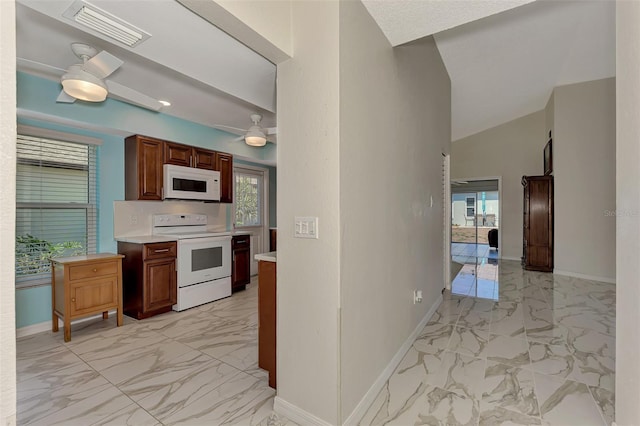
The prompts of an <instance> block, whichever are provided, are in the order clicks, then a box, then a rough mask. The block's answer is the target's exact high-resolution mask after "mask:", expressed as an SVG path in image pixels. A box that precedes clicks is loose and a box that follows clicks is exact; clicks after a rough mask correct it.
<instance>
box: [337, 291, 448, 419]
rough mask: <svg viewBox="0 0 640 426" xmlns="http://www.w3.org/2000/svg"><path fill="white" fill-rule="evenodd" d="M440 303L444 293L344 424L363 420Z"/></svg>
mask: <svg viewBox="0 0 640 426" xmlns="http://www.w3.org/2000/svg"><path fill="white" fill-rule="evenodd" d="M440 303H442V295H439V296H438V298H437V299H436V301H435V302H434V304H433V305H432V306H431V308H429V311H428V312H427V313H426V315H425V316H424V317H423V318H422V320H421V321H420V323H419V324H418V325H417V326H416V328H415V329H414V330H413V332H412V333H411V334H410V335H409V337H407V339H406V340H405V341H404V343H403V344H402V346H400V349H398V352H396V354H395V355H394V356H393V358H391V361H389V364H387V366H386V367H385V369H384V370H382V372H381V373H380V375H379V376H378V378H377V379H376V381H375V382H373V385H371V387H370V388H369V390H368V391H367V393H365V394H364V396H363V397H362V399H361V400H360V402H359V403H358V405H356V408H355V409H354V410H353V412H351V414H350V415H349V417H347V419H346V420H345V421H344V423H343V424H344V425H357V424H358V423H359V422H360V420H362V418H363V417H364V415H365V414H366V413H367V410H368V409H369V407H370V406H371V404H373V401H374V400H375V399H376V397H377V396H378V394H379V393H380V391H381V390H382V388H383V387H384V385H385V383H387V380H389V378H390V377H391V375H392V374H393V372H394V371H395V370H396V368H397V367H398V365H399V364H400V362H401V361H402V359H403V358H404V356H405V355H406V354H407V352H408V351H409V349H410V348H411V345H413V342H414V341H415V340H416V338H417V337H418V336H419V335H420V332H421V331H422V330H423V329H424V326H425V325H427V322H429V320H430V319H431V317H432V316H433V314H434V313H435V312H436V309H438V306H440Z"/></svg>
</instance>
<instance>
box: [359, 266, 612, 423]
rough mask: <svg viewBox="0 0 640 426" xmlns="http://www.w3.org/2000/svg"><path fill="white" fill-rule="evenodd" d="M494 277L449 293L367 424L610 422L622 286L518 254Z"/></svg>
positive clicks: (497, 268)
mask: <svg viewBox="0 0 640 426" xmlns="http://www.w3.org/2000/svg"><path fill="white" fill-rule="evenodd" d="M461 273H462V271H461ZM494 284H495V286H496V287H495V288H494V294H495V297H493V298H482V297H476V295H477V290H476V291H473V290H472V289H471V287H472V286H473V285H476V286H477V285H478V282H477V281H476V282H475V283H473V284H472V285H471V287H470V288H469V290H468V291H467V292H466V293H465V294H458V295H456V294H452V293H450V292H446V293H445V297H444V301H443V302H442V304H441V305H440V307H439V308H438V309H437V311H436V313H435V314H434V316H433V317H432V318H431V320H430V322H429V323H428V324H427V325H426V327H425V328H424V330H423V331H422V333H421V334H420V336H419V337H418V338H417V339H416V341H415V342H414V343H413V345H412V347H411V348H410V349H409V351H408V352H407V354H406V355H405V357H404V359H403V360H402V361H401V363H400V365H399V366H398V367H397V369H396V371H395V372H394V373H393V375H392V376H391V378H390V379H389V380H388V382H387V383H386V384H385V386H384V388H383V389H382V391H381V392H380V393H379V395H378V396H377V398H376V400H375V401H374V403H373V404H372V406H371V407H370V408H369V410H368V412H367V413H366V415H365V416H364V418H363V419H362V421H361V422H360V424H361V425H383V424H384V425H423V424H424V425H507V424H508V425H562V426H566V425H580V426H585V425H610V424H611V423H612V421H613V418H614V413H613V410H614V389H615V386H614V376H615V286H614V285H612V284H606V283H600V282H595V281H588V280H583V279H577V278H571V277H563V276H557V275H553V274H545V273H537V272H529V271H523V270H522V268H521V267H520V264H519V263H518V262H513V261H500V262H499V264H498V265H495V278H494Z"/></svg>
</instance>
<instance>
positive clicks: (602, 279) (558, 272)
mask: <svg viewBox="0 0 640 426" xmlns="http://www.w3.org/2000/svg"><path fill="white" fill-rule="evenodd" d="M553 273H554V274H556V275H564V276H566V277H575V278H582V279H584V280H591V281H600V282H603V283H609V284H615V283H616V279H615V278H608V277H598V276H596V275H586V274H579V273H577V272H571V271H563V270H561V269H554V270H553Z"/></svg>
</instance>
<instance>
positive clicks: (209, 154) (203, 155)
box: [193, 148, 216, 170]
mask: <svg viewBox="0 0 640 426" xmlns="http://www.w3.org/2000/svg"><path fill="white" fill-rule="evenodd" d="M193 166H194V167H197V168H199V169H207V170H215V167H216V152H215V151H210V150H208V149H202V148H193Z"/></svg>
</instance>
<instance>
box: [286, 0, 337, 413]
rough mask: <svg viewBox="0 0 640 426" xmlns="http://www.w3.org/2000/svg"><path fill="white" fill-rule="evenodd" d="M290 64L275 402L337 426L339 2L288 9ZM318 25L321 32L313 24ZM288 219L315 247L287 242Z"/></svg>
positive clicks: (296, 240)
mask: <svg viewBox="0 0 640 426" xmlns="http://www.w3.org/2000/svg"><path fill="white" fill-rule="evenodd" d="M291 13H292V15H291V19H292V28H291V31H292V36H293V41H294V45H295V56H294V57H293V58H292V59H290V60H288V61H286V62H283V63H281V64H279V65H278V194H277V203H278V265H277V268H278V277H277V278H278V283H277V285H278V296H277V297H278V300H277V303H278V319H277V330H278V346H277V348H278V349H277V362H278V366H277V368H278V397H277V399H276V400H275V404H283V405H286V406H294V407H297V408H298V409H300V410H304V411H306V412H307V413H309V414H310V415H313V416H315V417H318V418H320V419H322V420H324V421H325V422H329V423H330V424H338V406H339V398H340V396H339V388H340V387H339V380H338V375H339V373H338V366H339V360H338V357H339V348H338V342H339V339H338V336H339V334H338V333H339V313H340V306H339V305H340V221H339V216H340V192H339V190H340V187H339V182H340V180H339V177H340V150H339V148H340V138H339V132H340V120H339V106H340V105H339V63H338V56H339V44H338V36H339V31H338V17H339V4H338V2H306V1H304V2H292V3H291ZM320 22H321V23H322V25H318V23H320ZM295 216H316V217H318V218H319V232H318V235H319V239H317V240H316V239H299V238H293V231H294V226H293V224H294V217H295Z"/></svg>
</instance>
